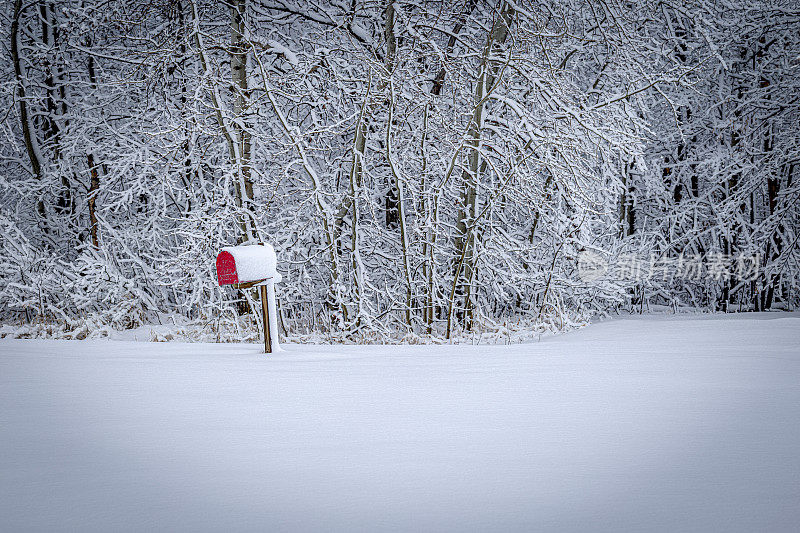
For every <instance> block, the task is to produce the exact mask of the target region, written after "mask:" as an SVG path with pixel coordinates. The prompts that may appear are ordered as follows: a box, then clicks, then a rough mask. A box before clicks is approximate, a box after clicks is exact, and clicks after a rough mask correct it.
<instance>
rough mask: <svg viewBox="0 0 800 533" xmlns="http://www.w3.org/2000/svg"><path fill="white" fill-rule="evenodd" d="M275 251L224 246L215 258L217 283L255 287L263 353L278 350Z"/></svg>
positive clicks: (252, 246)
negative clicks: (258, 306)
mask: <svg viewBox="0 0 800 533" xmlns="http://www.w3.org/2000/svg"><path fill="white" fill-rule="evenodd" d="M277 267H278V259H277V257H276V256H275V249H274V248H273V247H272V246H271V245H269V244H267V243H259V244H250V245H242V246H226V247H225V248H223V249H222V251H220V253H219V255H217V281H218V282H219V284H220V285H233V286H234V287H236V288H237V289H249V288H251V287H259V289H260V292H261V317H262V325H263V331H264V352H265V353H272V352H273V351H277V350H280V346H279V345H278V319H277V317H278V314H277V307H276V305H275V283H278V282H280V281H281V275H280V274H279V273H278V269H277Z"/></svg>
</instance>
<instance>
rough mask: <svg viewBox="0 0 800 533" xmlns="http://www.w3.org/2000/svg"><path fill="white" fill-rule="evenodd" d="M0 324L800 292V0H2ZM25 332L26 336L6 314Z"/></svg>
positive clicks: (578, 312)
mask: <svg viewBox="0 0 800 533" xmlns="http://www.w3.org/2000/svg"><path fill="white" fill-rule="evenodd" d="M2 3H3V8H2V10H0V26H2V30H1V31H0V39H2V43H3V49H2V54H0V80H1V82H0V110H1V111H2V116H1V118H0V131H1V132H2V136H3V137H4V142H3V143H2V144H0V279H1V280H2V283H1V284H0V321H1V322H2V323H3V324H5V326H3V327H4V328H17V329H19V328H23V329H24V330H25V331H26V332H27V334H29V335H32V336H42V335H45V336H46V335H61V336H64V335H66V336H72V337H75V338H82V337H86V336H95V335H101V336H102V335H104V334H107V332H109V331H112V330H125V329H131V328H136V327H138V326H141V325H144V324H153V323H156V324H158V323H171V324H177V325H181V326H182V327H185V328H188V329H187V331H188V330H191V331H194V332H195V334H196V335H198V338H201V339H211V340H229V339H232V338H241V337H242V336H245V337H246V336H247V335H251V336H252V335H254V333H253V332H254V331H256V332H257V330H255V329H254V327H255V326H254V325H253V324H254V321H255V320H258V317H259V316H260V314H259V313H260V312H259V307H258V305H259V304H258V301H257V299H256V298H255V296H254V294H252V292H253V291H247V290H244V291H242V290H236V289H232V288H230V287H220V286H219V285H218V284H217V278H216V273H215V271H214V268H215V267H214V260H215V257H216V255H217V253H218V252H219V250H220V249H221V248H222V247H224V246H229V245H235V244H243V243H257V242H268V243H271V244H272V245H273V246H274V248H275V250H276V252H277V255H278V270H279V271H280V273H281V275H282V278H283V281H282V282H281V283H280V284H278V285H277V296H278V304H279V308H280V326H281V332H282V335H285V336H287V337H288V338H290V339H304V338H311V337H313V338H325V339H332V340H337V341H341V342H401V341H402V342H428V341H430V342H442V341H446V340H453V339H459V338H465V337H468V336H470V335H474V334H476V333H478V334H482V333H489V334H495V335H502V334H503V332H508V331H510V330H514V329H524V328H528V329H529V330H532V331H534V330H535V331H543V330H550V329H560V328H564V327H567V326H569V325H571V324H576V323H580V322H581V321H584V320H586V319H587V318H589V317H593V316H598V315H600V316H602V315H608V314H614V313H632V312H633V313H637V312H646V311H651V310H667V311H675V312H677V311H681V310H695V311H698V310H699V311H703V312H706V311H708V312H745V311H764V310H770V309H794V308H796V307H797V306H798V305H799V304H800V242H798V239H800V169H798V166H800V127H799V125H800V4H798V2H796V1H791V0H790V1H786V0H777V1H766V0H689V1H686V2H679V1H662V0H639V1H625V0H559V1H553V0H513V1H512V0H453V1H450V2H442V1H434V0H311V1H304V0H228V1H207V0H2ZM8 331H10V329H8Z"/></svg>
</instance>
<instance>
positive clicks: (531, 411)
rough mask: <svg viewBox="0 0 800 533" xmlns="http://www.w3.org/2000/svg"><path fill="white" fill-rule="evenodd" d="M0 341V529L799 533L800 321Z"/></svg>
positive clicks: (751, 318) (775, 318) (759, 318)
mask: <svg viewBox="0 0 800 533" xmlns="http://www.w3.org/2000/svg"><path fill="white" fill-rule="evenodd" d="M286 348H287V350H286V351H285V352H283V353H280V354H278V355H273V356H269V357H268V356H265V355H263V354H261V353H259V347H258V346H257V345H214V344H180V343H166V344H161V343H143V342H122V341H45V340H2V341H0V531H26V530H48V531H54V530H70V531H147V530H157V531H205V530H215V531H246V530H251V531H314V530H317V531H377V530H405V531H409V530H421V531H475V530H482V531H504V532H505V531H682V532H685V531H698V532H699V531H702V532H706V531H748V532H749V531H797V527H798V524H800V315H796V314H795V315H790V314H779V313H776V314H770V315H752V314H751V315H747V316H736V317H723V318H720V317H676V318H673V319H666V318H638V319H636V318H632V319H625V320H612V321H607V322H602V323H599V324H595V325H592V326H589V327H588V328H586V329H583V330H581V331H577V332H572V333H569V334H565V335H562V336H557V337H548V338H546V339H543V340H542V341H541V342H538V343H531V344H521V345H512V346H492V347H487V346H402V347H399V346H369V347H362V346H308V345H302V346H301V345H295V346H287V347H286Z"/></svg>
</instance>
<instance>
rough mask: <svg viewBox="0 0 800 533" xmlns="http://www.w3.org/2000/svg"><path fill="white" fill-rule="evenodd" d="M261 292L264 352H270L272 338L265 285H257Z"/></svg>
mask: <svg viewBox="0 0 800 533" xmlns="http://www.w3.org/2000/svg"><path fill="white" fill-rule="evenodd" d="M259 290H260V292H261V318H262V320H263V322H264V353H272V339H271V338H270V335H269V329H270V328H269V307H268V306H267V286H266V285H261V286H260V287H259Z"/></svg>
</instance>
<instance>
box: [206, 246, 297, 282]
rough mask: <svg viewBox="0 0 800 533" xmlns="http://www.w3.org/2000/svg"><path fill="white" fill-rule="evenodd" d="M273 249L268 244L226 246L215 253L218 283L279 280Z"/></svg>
mask: <svg viewBox="0 0 800 533" xmlns="http://www.w3.org/2000/svg"><path fill="white" fill-rule="evenodd" d="M277 262H278V261H277V258H276V257H275V249H274V248H272V246H271V245H269V244H266V243H264V244H254V245H245V246H226V247H225V248H223V249H222V251H220V253H219V255H217V281H218V282H219V284H220V285H239V284H245V283H246V284H255V283H259V282H262V281H264V280H267V279H270V278H274V281H275V282H280V277H281V276H280V274H278V271H277Z"/></svg>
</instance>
